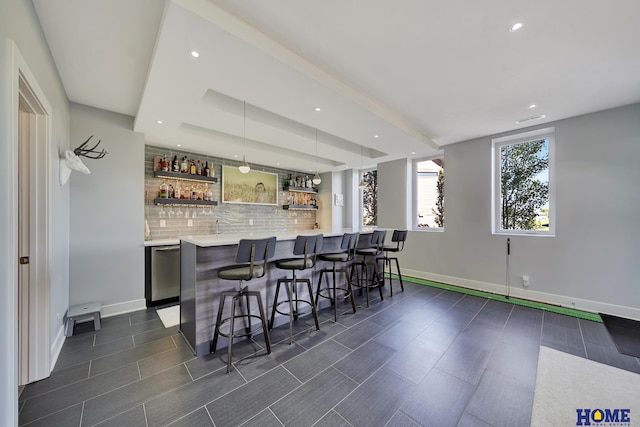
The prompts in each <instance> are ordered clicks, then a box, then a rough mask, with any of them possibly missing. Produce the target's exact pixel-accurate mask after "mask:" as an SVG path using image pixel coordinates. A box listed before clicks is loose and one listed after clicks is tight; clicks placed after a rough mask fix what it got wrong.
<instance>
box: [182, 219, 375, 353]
mask: <svg viewBox="0 0 640 427" xmlns="http://www.w3.org/2000/svg"><path fill="white" fill-rule="evenodd" d="M354 231H359V232H360V235H361V237H360V242H361V243H360V244H361V245H362V244H363V242H364V243H365V244H366V242H367V241H368V236H367V235H368V234H370V233H371V231H372V230H371V229H339V230H322V229H320V230H304V231H298V232H255V233H237V234H220V235H205V236H184V237H181V238H180V331H181V333H182V335H183V336H184V338H185V339H186V341H187V343H188V344H189V345H190V346H191V349H192V350H193V352H194V353H195V354H196V355H197V356H203V355H205V354H208V353H209V343H210V340H211V338H212V337H213V332H214V328H215V321H216V315H217V312H218V304H219V299H220V292H222V291H226V290H238V282H234V281H229V280H219V279H218V269H220V268H221V267H224V266H227V265H232V264H235V257H236V251H237V248H238V242H239V241H240V240H241V239H260V238H265V237H270V236H276V249H275V255H274V257H273V258H272V259H270V260H269V267H268V268H267V272H266V274H265V275H264V277H262V278H260V279H252V280H250V281H247V282H244V283H243V286H249V288H250V289H251V290H259V291H260V293H261V294H262V302H263V304H264V307H265V313H266V314H267V316H270V315H271V307H272V305H273V298H274V296H275V287H276V283H277V280H278V279H279V278H282V277H286V276H287V273H289V272H287V271H283V270H279V269H277V268H276V267H275V261H276V260H278V259H282V258H291V257H293V256H294V255H293V244H294V242H295V239H296V236H299V235H315V234H322V235H323V236H324V239H323V240H324V241H323V248H322V252H324V253H328V252H338V251H339V250H340V243H341V242H342V235H343V234H344V233H351V232H354ZM330 267H331V263H323V262H321V261H318V263H317V264H316V267H315V269H314V270H313V281H312V284H313V290H314V292H315V289H316V284H317V277H318V276H319V271H320V270H321V269H323V268H330ZM310 274H311V272H306V271H305V272H303V273H302V274H301V275H300V276H299V277H301V278H305V277H309V275H310ZM299 289H300V291H301V292H300V295H307V293H306V292H305V291H304V290H303V287H302V286H301V287H300V288H299ZM327 303H328V301H327ZM228 307H229V308H230V307H231V304H228ZM254 310H255V311H256V312H257V307H253V306H252V308H251V311H252V312H253V311H254ZM256 314H257V313H256ZM226 315H228V312H227V310H226V309H225V316H226ZM285 322H288V318H287V317H285V316H282V315H277V314H276V318H275V326H278V325H279V324H282V323H285ZM226 345H227V341H226V339H225V338H224V337H220V339H219V341H218V349H220V348H223V347H226Z"/></svg>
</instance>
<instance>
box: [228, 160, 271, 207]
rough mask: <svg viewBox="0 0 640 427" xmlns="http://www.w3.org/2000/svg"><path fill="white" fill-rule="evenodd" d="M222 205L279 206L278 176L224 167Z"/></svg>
mask: <svg viewBox="0 0 640 427" xmlns="http://www.w3.org/2000/svg"><path fill="white" fill-rule="evenodd" d="M222 203H249V204H254V205H277V204H278V174H276V173H271V172H259V171H253V170H252V171H249V173H241V172H240V170H238V168H237V167H235V166H225V165H223V166H222Z"/></svg>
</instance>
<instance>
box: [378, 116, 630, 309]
mask: <svg viewBox="0 0 640 427" xmlns="http://www.w3.org/2000/svg"><path fill="white" fill-rule="evenodd" d="M548 126H555V129H556V136H555V140H556V173H557V180H556V184H557V200H556V222H557V228H556V236H555V237H521V236H512V237H511V258H510V262H511V276H510V280H511V284H512V295H520V296H522V297H525V298H531V299H537V300H542V301H547V302H555V303H561V304H563V305H566V306H570V307H571V306H573V305H574V304H575V307H576V308H582V309H586V310H591V311H602V312H609V313H613V314H617V315H621V316H626V317H632V318H636V319H640V292H639V291H638V290H639V286H640V279H639V277H640V262H639V260H640V224H639V220H638V212H640V191H639V190H638V188H639V185H640V167H638V161H639V159H640V104H634V105H631V106H626V107H621V108H616V109H612V110H607V111H602V112H598V113H593V114H589V115H584V116H579V117H574V118H569V119H566V120H561V121H557V122H554V123H547V124H545V125H544V126H540V127H548ZM530 129H534V128H529V129H527V130H530ZM506 134H507V133H504V134H500V135H493V136H488V137H485V138H479V139H476V140H472V141H466V142H461V143H458V144H453V145H450V146H446V147H445V161H446V174H445V206H446V216H445V227H444V231H443V232H429V231H414V232H411V233H410V234H409V236H408V239H407V244H406V246H405V250H404V252H402V253H401V254H400V258H401V259H400V262H401V264H402V268H403V271H404V272H405V273H407V274H409V273H411V274H413V275H415V276H418V277H425V278H431V279H435V280H441V281H444V282H448V283H453V284H460V285H464V286H469V287H473V288H478V289H486V290H493V291H496V292H500V293H503V292H504V291H505V289H506V288H505V283H506V239H507V237H506V236H495V235H492V234H491V139H492V138H495V137H497V136H503V135H506ZM397 169H398V170H397V173H398V174H400V173H402V170H401V169H402V166H401V165H398V167H397ZM387 172H389V173H392V172H391V171H385V174H387ZM383 189H384V191H383V192H381V194H379V198H378V209H379V210H380V211H381V212H384V211H385V210H391V211H395V210H396V206H395V205H396V204H397V198H396V194H389V189H386V188H383ZM398 215H400V213H398ZM523 274H527V275H529V276H530V280H531V284H530V286H529V288H528V289H525V288H523V287H522V286H521V276H522V275H523Z"/></svg>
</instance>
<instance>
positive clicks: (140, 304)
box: [100, 298, 147, 317]
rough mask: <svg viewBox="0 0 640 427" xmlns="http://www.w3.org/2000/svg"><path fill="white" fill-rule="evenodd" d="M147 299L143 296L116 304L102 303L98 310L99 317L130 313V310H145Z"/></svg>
mask: <svg viewBox="0 0 640 427" xmlns="http://www.w3.org/2000/svg"><path fill="white" fill-rule="evenodd" d="M146 308H147V300H145V299H144V298H142V299H136V300H131V301H125V302H119V303H117V304H109V305H103V306H102V310H100V316H101V317H111V316H117V315H118V314H125V313H131V312H132V311H138V310H145V309H146Z"/></svg>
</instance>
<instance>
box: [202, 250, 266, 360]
mask: <svg viewBox="0 0 640 427" xmlns="http://www.w3.org/2000/svg"><path fill="white" fill-rule="evenodd" d="M275 249H276V238H275V237H268V238H266V239H242V240H240V242H239V243H238V252H237V253H236V263H238V264H235V265H230V266H227V267H222V268H221V269H220V270H218V278H220V279H224V280H238V281H239V283H240V285H239V290H238V291H223V292H221V293H220V305H219V306H218V317H217V319H216V327H215V332H214V334H213V340H212V342H211V348H210V351H211V352H212V353H215V351H216V344H217V343H218V336H219V335H222V336H223V337H227V338H229V344H228V346H227V373H229V371H230V370H231V351H232V346H233V339H234V338H240V337H250V336H252V335H253V334H254V333H255V332H257V331H253V330H252V328H251V319H252V318H256V319H260V322H261V324H262V326H261V328H260V329H262V331H263V333H264V342H265V344H266V346H267V354H270V353H271V343H270V342H269V332H268V331H267V317H266V316H265V314H264V307H263V305H262V295H261V294H260V291H250V290H249V289H248V286H245V287H242V282H243V281H247V280H251V279H253V278H259V277H262V276H264V275H265V272H266V271H267V261H268V259H269V258H272V257H273V254H274V253H275ZM240 263H242V264H240ZM229 297H230V298H231V304H232V307H231V313H230V315H229V317H227V318H225V319H223V318H222V312H223V311H224V302H225V299H226V298H229ZM249 297H255V298H256V299H257V300H258V310H259V311H260V315H259V316H258V315H256V314H251V306H250V305H249ZM243 298H244V299H245V300H246V303H247V313H246V314H243V313H242V299H243ZM238 308H240V313H239V314H238V313H237V309H238ZM235 319H243V320H244V319H246V320H247V323H246V324H245V330H244V332H239V331H236V330H235V329H234V324H235ZM226 322H229V332H228V333H224V332H221V331H220V327H221V326H222V325H223V324H224V323H226Z"/></svg>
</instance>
